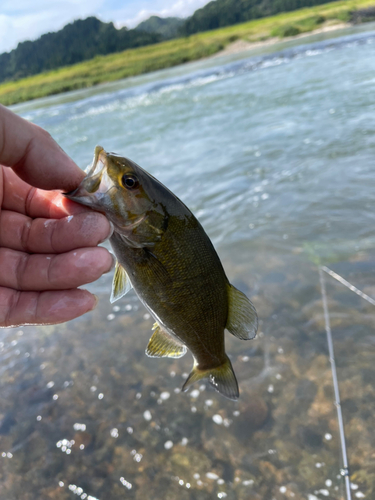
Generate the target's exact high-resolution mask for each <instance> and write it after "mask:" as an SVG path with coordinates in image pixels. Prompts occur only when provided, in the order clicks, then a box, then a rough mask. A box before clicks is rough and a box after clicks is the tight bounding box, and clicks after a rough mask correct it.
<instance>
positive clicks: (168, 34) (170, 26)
mask: <svg viewBox="0 0 375 500" xmlns="http://www.w3.org/2000/svg"><path fill="white" fill-rule="evenodd" d="M184 22H185V19H181V18H179V17H165V18H162V17H158V16H151V17H150V18H148V19H147V20H146V21H143V22H141V23H140V24H138V26H137V27H136V28H135V29H136V30H141V31H145V32H146V33H158V34H159V35H161V36H162V37H163V38H164V39H165V40H168V39H170V38H174V37H176V36H178V34H179V29H180V28H181V26H182V25H183V24H184Z"/></svg>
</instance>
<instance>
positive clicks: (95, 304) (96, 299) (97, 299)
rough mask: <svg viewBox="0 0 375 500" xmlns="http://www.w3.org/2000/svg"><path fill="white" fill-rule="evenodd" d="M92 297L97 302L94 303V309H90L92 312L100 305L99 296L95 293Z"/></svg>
mask: <svg viewBox="0 0 375 500" xmlns="http://www.w3.org/2000/svg"><path fill="white" fill-rule="evenodd" d="M92 296H93V297H94V299H95V302H94V305H93V306H92V308H91V309H90V311H93V310H94V309H96V306H97V305H98V302H99V297H98V296H97V295H95V294H94V293H93V294H92Z"/></svg>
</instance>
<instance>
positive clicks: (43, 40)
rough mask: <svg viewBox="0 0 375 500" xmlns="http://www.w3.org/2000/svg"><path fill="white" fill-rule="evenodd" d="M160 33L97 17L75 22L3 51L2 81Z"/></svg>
mask: <svg viewBox="0 0 375 500" xmlns="http://www.w3.org/2000/svg"><path fill="white" fill-rule="evenodd" d="M161 39H162V37H161V35H159V34H157V33H146V32H145V31H140V30H128V29H127V28H122V29H119V30H118V29H116V28H115V27H114V25H113V23H103V22H101V21H99V19H96V17H88V18H87V19H85V20H78V21H74V22H73V23H71V24H68V25H67V26H65V27H64V28H63V29H62V30H60V31H57V32H55V33H47V34H46V35H42V36H41V37H40V38H38V39H37V40H35V41H33V42H30V41H27V42H22V43H19V44H18V46H17V48H16V49H14V50H12V51H11V52H5V53H4V54H0V82H4V81H7V80H18V79H20V78H24V77H26V76H30V75H36V74H38V73H41V72H42V71H47V70H51V69H55V68H60V67H62V66H69V65H71V64H75V63H78V62H81V61H86V60H88V59H92V58H93V57H95V56H97V55H105V54H111V53H113V52H120V51H123V50H125V49H130V48H135V47H140V46H142V45H148V44H151V43H156V42H159V41H160V40H161Z"/></svg>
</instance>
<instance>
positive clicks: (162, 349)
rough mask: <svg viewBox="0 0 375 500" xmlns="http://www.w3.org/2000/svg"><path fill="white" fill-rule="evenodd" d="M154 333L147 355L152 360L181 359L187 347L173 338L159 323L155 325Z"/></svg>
mask: <svg viewBox="0 0 375 500" xmlns="http://www.w3.org/2000/svg"><path fill="white" fill-rule="evenodd" d="M153 330H155V331H154V333H153V334H152V337H151V338H150V341H149V343H148V346H147V349H146V354H147V356H149V357H150V358H181V357H182V356H183V355H184V354H186V351H187V349H186V347H185V346H184V344H181V343H180V342H178V340H176V339H174V338H172V337H171V336H170V335H169V334H168V333H167V332H165V331H164V330H163V329H162V327H161V326H160V325H159V324H158V323H154V327H153Z"/></svg>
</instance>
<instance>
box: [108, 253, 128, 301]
mask: <svg viewBox="0 0 375 500" xmlns="http://www.w3.org/2000/svg"><path fill="white" fill-rule="evenodd" d="M132 288H133V285H132V284H131V281H130V279H129V276H128V275H127V274H126V271H125V269H124V268H123V267H122V266H121V264H119V263H118V262H116V268H115V275H114V276H113V283H112V293H111V298H110V301H111V303H113V302H116V300H118V299H121V297H123V296H124V295H125V294H127V293H128V291H129V290H131V289H132Z"/></svg>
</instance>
